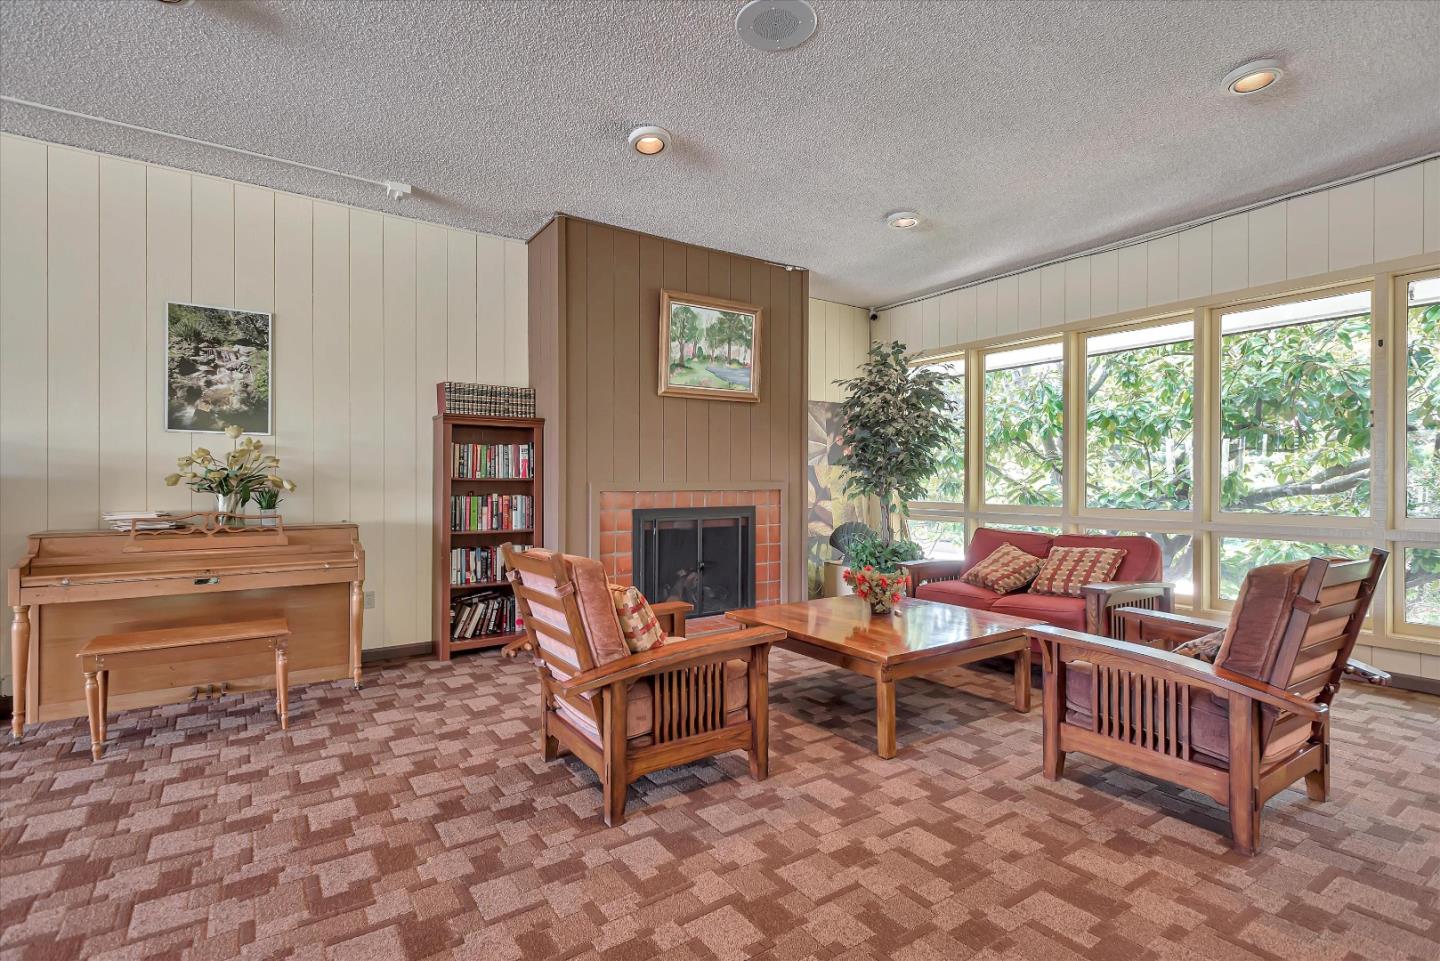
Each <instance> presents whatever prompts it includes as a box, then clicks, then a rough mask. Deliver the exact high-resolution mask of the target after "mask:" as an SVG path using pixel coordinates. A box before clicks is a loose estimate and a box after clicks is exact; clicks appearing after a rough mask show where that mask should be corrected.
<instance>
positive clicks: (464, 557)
mask: <svg viewBox="0 0 1440 961" xmlns="http://www.w3.org/2000/svg"><path fill="white" fill-rule="evenodd" d="M512 546H513V547H514V548H515V550H517V551H523V550H526V549H527V546H526V545H524V544H515V545H512ZM504 577H505V561H504V560H503V559H502V558H501V557H500V548H499V547H456V548H454V549H452V550H451V551H450V583H451V584H455V585H458V586H463V585H465V584H485V583H489V582H491V581H498V580H502V579H504Z"/></svg>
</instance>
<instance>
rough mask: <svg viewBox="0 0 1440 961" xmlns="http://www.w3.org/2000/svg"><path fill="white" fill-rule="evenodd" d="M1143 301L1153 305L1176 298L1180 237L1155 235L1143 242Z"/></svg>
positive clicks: (1178, 279)
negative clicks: (1153, 237)
mask: <svg viewBox="0 0 1440 961" xmlns="http://www.w3.org/2000/svg"><path fill="white" fill-rule="evenodd" d="M1145 258H1146V263H1145V303H1146V304H1147V305H1148V306H1151V307H1154V306H1157V305H1159V304H1168V303H1170V302H1171V301H1173V300H1175V299H1176V294H1177V292H1178V291H1179V289H1180V238H1179V237H1177V236H1176V235H1175V234H1171V235H1170V236H1168V237H1157V238H1156V239H1154V240H1151V241H1149V242H1148V243H1146V244H1145Z"/></svg>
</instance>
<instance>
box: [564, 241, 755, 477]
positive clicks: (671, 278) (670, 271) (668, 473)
mask: <svg viewBox="0 0 1440 961" xmlns="http://www.w3.org/2000/svg"><path fill="white" fill-rule="evenodd" d="M575 227H576V229H572V231H571V233H578V232H579V230H578V227H579V225H575ZM660 276H661V287H662V288H664V289H666V290H684V289H685V248H684V247H683V246H681V245H680V244H677V243H674V242H672V241H668V240H667V241H665V242H664V243H662V244H661V259H660ZM655 304H656V306H655V316H656V318H657V319H656V323H657V324H658V323H659V319H658V318H659V316H660V306H659V304H660V301H659V298H658V295H657V298H656V301H655ZM656 336H657V337H658V336H659V333H658V327H657V333H656ZM572 343H576V341H572ZM661 349H664V347H663V345H662V346H661ZM585 366H586V365H583V364H572V365H571V368H572V369H574V370H583V368H584V367H585ZM656 377H657V378H658V377H659V368H658V367H657V368H656ZM657 389H658V380H657ZM762 389H763V388H762ZM661 405H662V406H663V408H664V414H665V434H664V437H665V445H664V450H663V451H661V454H660V456H661V457H663V458H664V460H665V479H664V483H666V484H679V483H682V482H683V481H684V480H685V476H686V470H685V434H686V431H687V430H688V429H689V428H688V426H687V424H686V407H685V400H684V399H683V398H680V397H663V398H661ZM583 423H584V421H577V420H571V421H570V424H571V429H572V430H573V429H574V427H575V426H576V425H578V424H583ZM761 433H763V432H757V436H756V437H755V441H754V446H755V448H762V447H763V445H764V444H765V443H767V442H768V441H769V436H768V435H765V436H760V434H761ZM763 456H764V457H766V458H768V457H769V454H768V452H767V453H766V454H764V455H763ZM765 462H766V463H769V461H768V460H766V461H765ZM571 499H572V500H573V498H571Z"/></svg>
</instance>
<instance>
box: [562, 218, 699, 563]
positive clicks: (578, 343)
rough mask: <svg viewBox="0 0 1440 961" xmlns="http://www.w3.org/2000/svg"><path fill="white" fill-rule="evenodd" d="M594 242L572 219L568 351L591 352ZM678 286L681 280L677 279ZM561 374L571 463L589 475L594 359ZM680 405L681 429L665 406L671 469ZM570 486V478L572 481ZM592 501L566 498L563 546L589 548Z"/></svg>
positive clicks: (566, 285)
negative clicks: (589, 284)
mask: <svg viewBox="0 0 1440 961" xmlns="http://www.w3.org/2000/svg"><path fill="white" fill-rule="evenodd" d="M588 243H589V233H588V231H586V229H585V225H584V224H583V223H571V224H570V229H568V230H566V231H565V258H564V265H565V276H564V277H563V278H561V285H562V286H561V289H562V291H563V293H562V296H563V297H564V298H565V304H566V308H565V329H564V330H563V331H562V336H563V337H564V338H565V341H566V343H567V345H568V346H567V348H566V353H567V354H570V355H574V354H577V353H578V354H581V355H584V353H585V328H586V324H587V315H588V313H589V299H588V298H587V297H586V296H585V294H586V286H585V284H586V277H585V263H586V255H587V250H588V246H587V245H588ZM677 286H678V285H677ZM561 376H562V377H563V378H564V380H565V382H566V389H567V392H566V395H565V417H564V419H563V421H562V422H561V429H562V430H563V431H564V433H565V435H566V445H565V469H566V471H567V472H568V473H569V474H570V475H571V476H572V477H574V476H579V477H589V476H590V470H589V464H588V463H587V460H586V458H587V456H588V454H589V445H588V444H587V443H586V440H585V423H586V419H585V418H586V415H587V411H586V407H585V405H586V404H587V403H588V401H589V397H588V395H587V393H586V383H587V382H588V381H589V379H590V378H591V376H593V375H592V373H591V371H590V365H589V364H588V363H581V362H579V360H578V359H577V361H576V362H575V363H572V364H570V365H569V367H568V368H567V369H566V370H565V371H563V372H562V374H561ZM676 404H677V406H678V407H679V414H678V420H679V421H680V427H679V429H678V431H677V429H676V425H675V421H676V420H677V417H676V415H675V414H672V412H671V411H670V410H669V409H668V408H667V410H666V411H665V439H666V445H665V446H666V452H665V453H666V457H665V459H666V472H667V476H669V473H670V472H673V471H674V470H675V468H674V467H672V466H670V461H671V460H674V459H676V453H675V448H674V447H671V446H670V440H671V435H672V432H675V436H677V437H678V438H679V442H680V444H681V447H680V451H681V453H680V454H679V455H678V459H679V460H680V462H681V463H682V465H683V463H684V454H683V451H684V446H683V445H684V443H685V434H684V416H685V405H684V402H683V401H676ZM567 488H568V481H567ZM585 512H586V505H585V503H584V498H583V497H567V498H566V499H565V530H566V536H567V537H568V538H569V542H568V543H566V544H562V545H561V546H562V547H563V548H565V549H566V550H581V551H584V550H586V548H587V546H588V545H587V544H585V542H584V541H582V538H585V537H588V536H589V532H588V530H587V528H586V513H585Z"/></svg>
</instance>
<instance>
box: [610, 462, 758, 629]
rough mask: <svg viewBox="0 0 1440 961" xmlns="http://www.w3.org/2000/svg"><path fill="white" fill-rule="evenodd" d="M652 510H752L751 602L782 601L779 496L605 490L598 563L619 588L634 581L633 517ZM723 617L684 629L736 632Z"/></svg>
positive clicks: (741, 492) (698, 620) (701, 620)
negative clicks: (753, 561) (674, 508)
mask: <svg viewBox="0 0 1440 961" xmlns="http://www.w3.org/2000/svg"><path fill="white" fill-rule="evenodd" d="M652 507H754V508H755V603H756V604H778V603H779V602H780V491H779V490H778V489H759V490H714V491H603V492H602V493H601V494H600V561H601V563H603V564H604V565H605V573H606V574H608V575H609V576H610V579H611V580H612V581H614V582H615V583H617V584H624V585H626V586H629V585H631V584H633V583H634V577H633V564H634V554H633V544H632V543H631V541H632V537H633V533H632V532H633V530H634V516H633V515H634V512H635V510H636V509H637V508H638V509H640V510H645V509H647V508H652ZM734 626H735V625H734V624H733V622H731V621H730V620H728V619H727V618H724V617H702V618H695V619H692V620H691V621H690V622H689V623H688V624H686V632H687V633H689V634H698V633H703V632H705V631H711V630H721V629H724V628H728V627H734Z"/></svg>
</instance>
